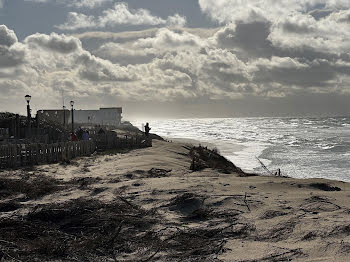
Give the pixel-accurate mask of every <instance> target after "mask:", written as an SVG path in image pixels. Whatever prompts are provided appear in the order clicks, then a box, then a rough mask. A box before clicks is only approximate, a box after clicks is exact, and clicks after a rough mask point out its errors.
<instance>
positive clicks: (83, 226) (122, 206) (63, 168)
mask: <svg viewBox="0 0 350 262" xmlns="http://www.w3.org/2000/svg"><path fill="white" fill-rule="evenodd" d="M189 149H190V145H189V144H188V143H183V142H173V143H170V142H166V141H158V140H154V141H153V147H152V148H146V149H138V150H133V151H130V152H127V153H124V154H114V155H96V156H92V157H88V158H81V159H77V160H74V161H72V162H71V163H69V164H65V165H62V164H52V165H42V166H37V167H33V168H28V169H24V170H6V171H2V172H1V173H0V178H1V180H0V193H1V195H0V196H1V204H0V211H2V212H0V247H1V249H0V250H2V251H0V260H1V257H2V260H1V261H16V260H24V257H27V259H29V260H30V261H34V259H36V260H37V261H246V262H247V261H339V262H341V261H344V262H345V261H347V262H348V261H350V201H349V199H350V185H349V184H348V183H344V182H339V181H329V180H325V179H305V180H299V179H292V178H285V177H266V176H244V175H242V174H240V173H232V174H224V173H221V172H220V171H218V170H215V169H212V168H206V169H204V170H202V171H197V172H192V171H191V170H190V166H191V157H190V156H189ZM236 164H238V165H239V163H236ZM306 172H307V170H306ZM9 179H10V180H11V181H12V182H13V181H22V182H23V181H26V183H27V184H28V185H31V187H30V188H29V189H26V188H24V189H23V188H22V189H21V188H20V189H18V190H12V191H13V192H12V191H11V192H7V193H4V192H5V191H6V190H8V188H7V189H6V185H7V184H6V183H7V182H6V181H7V180H9ZM4 181H5V182H4ZM42 181H44V182H45V183H44V184H45V189H44V190H42V189H40V185H41V183H42ZM31 182H32V183H31ZM50 183H51V184H50ZM52 183H56V184H59V185H58V186H56V185H52ZM39 189H40V190H39ZM4 190H5V191H4ZM8 191H9V190H8ZM34 193H36V194H34ZM77 201H80V202H77ZM94 201H98V202H99V203H105V204H99V205H97V204H96V205H95V204H93V203H97V202H94ZM8 203H12V204H13V206H15V207H13V208H12V210H11V208H7V209H6V208H5V209H4V206H6V204H8ZM66 203H68V204H66ZM76 203H79V205H78V207H77V209H76V210H75V209H74V210H73V207H76V205H75V204H76ZM111 203H114V204H113V206H112V205H110V204H111ZM15 204H16V205H15ZM112 207H113V208H112ZM9 209H10V210H9ZM53 210H54V211H53ZM77 210H78V211H79V212H78V211H77ZM45 212H46V213H45ZM55 212H56V213H55ZM63 212H65V213H64V215H63ZM100 214H101V215H100ZM111 214H112V215H111ZM75 218H77V221H76V223H75V224H74V223H73V222H74V221H75V220H74V219H75ZM78 218H79V219H78ZM112 220H113V221H114V224H113V225H112V224H111V222H110V221H112ZM4 221H5V222H4ZM18 221H21V222H18ZM146 222H147V223H146ZM11 223H13V224H11ZM73 224H74V226H73ZM14 225H15V226H14ZM22 225H25V227H24V226H23V228H22V227H21V226H22ZM33 225H35V226H33ZM79 225H80V226H79ZM77 227H78V228H79V229H77ZM28 228H31V229H33V230H32V231H30V232H31V234H29V233H28V234H27V233H26V234H25V233H23V232H27V231H26V230H29V229H28ZM36 228H37V229H38V230H37V231H40V232H37V231H35V229H36ZM40 228H43V229H40ZM39 229H40V230H39ZM11 231H12V233H11ZM50 232H54V233H50ZM107 236H108V238H107ZM38 239H39V240H42V241H39V240H38ZM98 241H99V242H98ZM97 242H98V244H97ZM44 243H46V244H45V245H44ZM43 245H44V247H43ZM46 245H47V246H48V247H46ZM57 246H60V248H57ZM87 247H88V249H87ZM61 249H65V250H68V252H66V251H64V250H61ZM52 250H55V252H53V251H52ZM30 258H31V259H30ZM11 259H12V260H11ZM29 260H27V261H29Z"/></svg>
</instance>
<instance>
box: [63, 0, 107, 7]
mask: <svg viewBox="0 0 350 262" xmlns="http://www.w3.org/2000/svg"><path fill="white" fill-rule="evenodd" d="M69 2H70V3H69V4H68V5H69V6H74V7H78V8H82V7H87V8H95V7H98V6H102V5H103V4H105V3H109V2H113V0H75V1H72V0H70V1H69Z"/></svg>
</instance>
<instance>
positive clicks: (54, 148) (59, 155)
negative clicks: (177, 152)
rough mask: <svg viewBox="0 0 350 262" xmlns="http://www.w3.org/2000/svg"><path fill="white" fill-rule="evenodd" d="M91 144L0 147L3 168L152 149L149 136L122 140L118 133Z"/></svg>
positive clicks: (123, 138)
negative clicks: (93, 154)
mask: <svg viewBox="0 0 350 262" xmlns="http://www.w3.org/2000/svg"><path fill="white" fill-rule="evenodd" d="M91 138H92V140H89V141H75V142H58V143H53V144H44V143H30V144H6V145H0V169H1V168H16V167H21V166H31V165H39V164H51V163H59V162H64V161H68V160H71V159H73V158H75V157H81V156H90V155H91V154H92V153H94V152H95V151H96V150H98V151H106V150H111V149H133V148H144V147H150V146H152V139H150V138H148V137H145V136H124V137H118V136H117V135H116V134H115V133H114V132H108V133H106V134H101V135H94V136H91Z"/></svg>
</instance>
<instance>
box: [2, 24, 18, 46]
mask: <svg viewBox="0 0 350 262" xmlns="http://www.w3.org/2000/svg"><path fill="white" fill-rule="evenodd" d="M17 41H18V39H17V36H16V34H15V32H14V31H13V30H10V29H8V28H7V27H6V26H5V25H0V45H4V46H11V45H13V44H14V43H16V42H17Z"/></svg>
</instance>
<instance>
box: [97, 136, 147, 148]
mask: <svg viewBox="0 0 350 262" xmlns="http://www.w3.org/2000/svg"><path fill="white" fill-rule="evenodd" d="M92 138H93V140H94V141H95V142H96V147H97V150H98V151H106V150H113V149H133V148H145V147H151V146H152V139H151V138H149V137H146V136H141V135H139V136H135V135H134V136H127V135H124V136H123V137H121V136H117V135H116V133H114V132H108V133H106V134H100V135H95V136H92Z"/></svg>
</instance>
